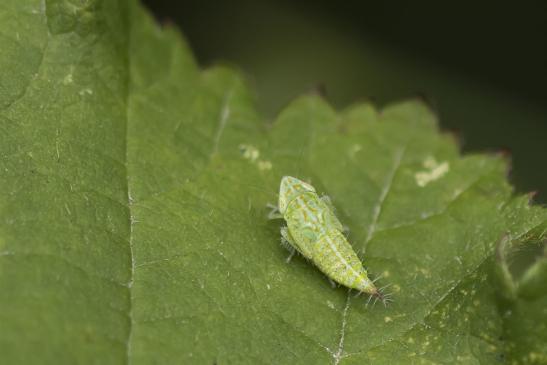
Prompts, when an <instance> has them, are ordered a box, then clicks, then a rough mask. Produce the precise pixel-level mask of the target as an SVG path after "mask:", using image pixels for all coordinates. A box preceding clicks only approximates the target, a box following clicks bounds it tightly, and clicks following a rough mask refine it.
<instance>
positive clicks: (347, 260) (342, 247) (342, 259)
mask: <svg viewBox="0 0 547 365" xmlns="http://www.w3.org/2000/svg"><path fill="white" fill-rule="evenodd" d="M274 209H275V211H272V212H271V213H270V218H284V219H285V221H286V222H287V227H283V228H281V237H282V242H284V243H286V244H287V246H288V248H290V249H291V250H296V251H297V252H299V253H300V254H301V255H302V256H304V257H305V258H307V259H308V260H310V261H311V262H313V264H314V265H315V266H317V267H318V268H319V270H321V271H322V272H323V273H324V274H325V275H327V277H329V279H331V280H332V281H335V282H337V283H339V284H342V285H344V286H346V287H348V288H351V289H355V290H357V291H358V292H359V293H366V294H369V295H370V298H372V297H375V299H380V300H381V301H382V302H383V303H384V304H386V302H387V301H388V300H389V298H388V295H384V294H382V291H381V289H378V288H376V286H375V285H374V281H373V280H370V279H369V277H368V275H367V271H366V270H365V268H364V267H363V264H362V263H361V260H359V257H358V256H357V254H356V253H355V251H354V250H353V247H352V246H351V245H350V243H349V242H348V240H347V239H346V237H345V236H344V234H343V233H342V232H343V231H344V227H343V226H342V224H341V223H340V221H339V220H338V218H337V217H336V215H335V214H334V209H333V207H332V204H331V202H330V200H329V198H328V197H326V196H325V197H319V195H318V194H317V192H316V191H315V188H314V187H313V186H311V185H310V184H308V183H306V182H304V181H301V180H299V179H297V178H294V177H291V176H284V177H283V178H282V179H281V186H280V188H279V203H278V206H277V207H274Z"/></svg>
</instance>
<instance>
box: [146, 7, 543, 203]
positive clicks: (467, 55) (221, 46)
mask: <svg viewBox="0 0 547 365" xmlns="http://www.w3.org/2000/svg"><path fill="white" fill-rule="evenodd" d="M144 3H145V5H146V6H147V7H148V8H149V9H150V10H152V12H153V13H154V14H155V15H156V17H157V18H158V20H159V21H161V22H172V23H176V24H177V25H178V27H179V28H180V29H181V30H182V32H183V33H184V34H185V36H186V38H187V39H188V41H189V43H190V45H191V47H192V48H193V50H194V53H195V55H196V58H197V59H198V61H199V63H200V64H201V65H202V66H204V67H206V66H209V65H211V64H216V63H228V64H230V65H232V66H235V67H237V68H239V69H240V70H242V71H243V72H244V73H245V74H246V75H247V77H248V78H249V80H250V82H251V84H252V86H253V87H254V89H255V91H256V95H257V100H258V107H259V109H260V110H261V112H262V113H263V114H264V115H266V116H267V117H268V118H273V117H275V115H276V114H277V113H278V112H279V110H280V109H281V108H283V106H285V105H286V104H287V103H288V102H289V101H290V100H291V99H293V98H294V97H295V96H297V95H299V94H302V93H304V92H306V91H308V90H310V89H312V88H314V87H316V86H317V85H323V86H324V87H325V88H326V90H327V99H328V100H329V101H330V102H331V103H332V104H333V105H334V106H336V107H337V108H342V107H345V106H347V105H349V104H352V103H355V102H358V101H360V100H363V99H372V100H373V101H375V102H376V103H377V104H378V105H380V106H381V105H383V104H385V103H386V102H390V101H396V100H399V99H402V98H407V97H413V96H416V95H422V96H425V98H426V99H427V100H429V101H430V103H431V104H432V105H433V107H434V109H435V110H436V111H437V113H438V115H439V117H440V121H441V127H442V128H443V129H445V130H454V131H457V132H458V133H459V135H460V136H461V140H462V145H463V149H464V151H498V150H505V151H509V152H510V153H511V155H512V159H513V169H512V173H511V177H510V178H511V180H512V182H513V184H515V185H516V187H517V190H518V191H520V192H528V191H537V192H538V195H536V198H535V200H536V201H537V202H541V203H546V202H547V169H546V168H545V167H546V164H545V160H546V158H547V145H546V142H547V105H546V102H545V101H546V100H547V88H546V85H547V2H544V1H536V2H526V1H524V2H518V3H515V2H508V3H507V4H502V3H500V2H477V1H474V2H470V1H459V2H439V1H421V2H400V3H399V2H393V1H389V2H382V1H375V2H371V1H361V2H356V1H355V2H354V1H334V0H330V1H327V0H315V1H311V0H301V1H290V0H262V1H257V0H255V1H251V0H231V1H218V0H217V1H212V0H187V1H176V2H175V1H168V0H144Z"/></svg>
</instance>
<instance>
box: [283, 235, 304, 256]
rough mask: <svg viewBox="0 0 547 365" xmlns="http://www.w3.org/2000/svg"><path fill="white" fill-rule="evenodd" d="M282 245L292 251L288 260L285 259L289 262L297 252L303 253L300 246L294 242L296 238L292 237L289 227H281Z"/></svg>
mask: <svg viewBox="0 0 547 365" xmlns="http://www.w3.org/2000/svg"><path fill="white" fill-rule="evenodd" d="M281 245H282V246H283V247H285V248H286V249H287V250H289V252H290V254H289V257H287V260H285V261H286V262H287V263H289V262H290V261H291V259H292V257H293V256H294V254H295V253H296V252H298V253H300V254H302V252H300V250H299V249H298V246H297V245H296V243H295V242H294V239H293V238H292V237H291V234H290V233H289V230H288V228H287V227H281Z"/></svg>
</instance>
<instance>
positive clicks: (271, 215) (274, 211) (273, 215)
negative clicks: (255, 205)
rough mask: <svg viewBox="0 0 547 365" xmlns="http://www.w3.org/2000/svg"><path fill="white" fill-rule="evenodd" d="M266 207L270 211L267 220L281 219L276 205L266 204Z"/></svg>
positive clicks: (281, 215) (281, 216)
mask: <svg viewBox="0 0 547 365" xmlns="http://www.w3.org/2000/svg"><path fill="white" fill-rule="evenodd" d="M266 207H267V208H268V209H270V211H269V212H268V219H281V218H283V214H281V212H280V211H279V208H278V207H277V206H276V205H273V204H270V203H268V204H266Z"/></svg>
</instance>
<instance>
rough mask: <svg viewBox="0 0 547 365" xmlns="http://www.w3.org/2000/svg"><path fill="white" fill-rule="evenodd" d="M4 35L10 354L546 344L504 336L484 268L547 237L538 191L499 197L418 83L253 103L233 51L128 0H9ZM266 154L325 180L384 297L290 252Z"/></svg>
mask: <svg viewBox="0 0 547 365" xmlns="http://www.w3.org/2000/svg"><path fill="white" fill-rule="evenodd" d="M0 49H2V53H1V55H0V73H1V78H0V80H1V85H0V135H1V138H2V139H1V141H2V143H0V156H1V157H2V158H1V160H0V163H1V165H0V171H2V179H0V187H1V188H2V191H3V192H4V194H2V197H1V198H0V217H1V220H0V293H2V295H0V323H1V324H2V327H1V331H0V353H1V354H2V357H3V360H4V361H5V362H6V363H14V364H15V363H24V364H33V363H51V364H65V363H66V364H73V363H84V364H87V363H100V364H109V363H116V364H117V363H125V362H127V363H132V364H147V363H196V364H202V363H203V364H211V363H217V364H226V363H237V364H241V363H252V364H255V363H281V364H293V363H313V364H315V363H332V364H353V363H360V364H361V363H375V364H384V363H454V362H461V363H481V364H483V363H497V362H498V361H499V360H500V359H501V358H502V357H509V358H514V359H516V358H520V356H521V354H524V353H526V354H529V353H531V352H534V353H537V354H539V355H538V356H540V355H541V354H542V351H543V349H542V348H541V346H542V344H541V343H540V342H534V341H531V342H527V343H526V346H525V347H518V346H517V347H515V346H514V339H515V337H514V336H510V337H509V338H506V337H504V334H506V333H507V328H510V327H511V326H512V324H511V321H512V319H511V318H509V319H507V316H504V312H503V309H500V308H501V307H502V306H501V304H500V303H501V301H500V299H499V298H500V294H501V293H500V292H499V290H498V289H497V288H498V287H499V286H497V285H494V284H496V282H497V280H498V279H497V278H498V276H497V275H494V274H493V272H495V271H496V270H495V268H496V264H495V260H494V253H495V248H496V245H497V244H498V242H499V241H500V239H501V238H502V237H503V236H504V235H508V236H510V237H511V238H512V239H513V241H514V242H521V244H523V245H524V244H526V242H528V241H529V240H532V239H542V238H543V237H544V236H545V229H544V227H545V224H546V222H547V212H546V211H545V210H544V209H541V208H539V207H531V206H529V204H528V199H527V198H526V197H513V195H512V189H511V187H510V186H509V185H508V184H507V182H506V179H505V174H506V162H505V161H504V160H503V158H502V157H501V156H494V155H469V156H464V157H461V156H460V154H459V152H458V148H457V146H456V144H455V143H454V141H453V140H452V138H451V136H449V135H445V134H442V133H440V132H439V130H438V127H437V122H436V120H435V119H436V118H435V116H434V115H433V114H432V113H431V112H430V111H429V110H428V108H427V107H425V106H424V105H423V104H422V103H421V102H419V101H408V102H403V103H399V104H394V105H392V106H388V107H386V108H384V109H382V110H377V109H375V108H374V107H373V106H371V105H368V104H362V105H357V106H355V107H352V108H350V109H348V110H346V111H345V112H343V113H337V112H335V111H334V110H332V109H331V108H330V106H329V105H328V104H327V103H326V102H324V101H323V100H322V99H320V98H318V97H315V96H306V97H302V98H299V99H298V100H295V101H294V102H293V103H292V104H291V105H289V106H288V107H287V108H286V109H285V110H284V111H283V112H282V113H281V114H280V115H279V117H278V118H277V120H276V121H275V122H274V123H272V124H267V123H265V122H264V120H263V119H262V118H261V117H260V116H259V115H257V113H256V111H255V108H254V100H253V97H252V95H251V94H250V92H249V90H248V88H247V86H246V85H245V82H244V81H243V80H242V79H241V77H240V76H239V75H238V74H237V73H236V72H234V71H232V70H229V69H225V68H219V67H215V68H212V69H209V70H206V71H201V70H200V69H199V68H198V67H197V66H196V64H195V61H194V60H193V58H192V56H191V53H190V51H189V50H188V48H187V46H186V45H185V43H184V42H183V41H182V40H181V38H180V35H179V33H178V32H177V31H176V30H174V29H172V28H165V29H160V28H159V27H158V25H156V24H155V23H154V22H153V21H152V20H151V19H150V17H149V16H148V15H147V14H146V13H145V12H144V11H143V10H142V9H141V8H140V6H138V5H137V4H135V3H133V2H132V1H129V2H126V1H122V0H119V1H114V0H112V1H100V0H93V1H87V2H81V1H76V0H46V1H45V2H43V1H41V0H40V1H39V0H35V1H32V0H26V1H19V0H5V1H3V2H2V3H1V4H0ZM283 175H294V176H297V177H300V178H303V179H309V180H310V181H311V182H312V183H313V184H314V186H316V188H317V189H318V190H319V191H320V192H322V193H325V194H328V195H329V196H330V197H331V198H332V201H333V203H334V205H335V207H336V208H337V214H338V216H339V217H340V219H341V220H342V222H343V223H344V224H346V225H347V226H348V227H349V228H350V234H349V239H350V241H351V242H352V243H353V245H354V247H355V249H356V250H358V251H359V252H360V254H361V258H362V259H363V261H364V263H365V265H366V267H367V268H368V269H369V271H370V272H371V273H373V274H376V275H383V276H382V279H381V280H380V285H385V284H388V283H389V284H391V290H392V291H393V293H394V298H395V303H393V304H392V305H390V306H389V307H387V308H384V307H383V306H381V305H376V306H374V307H371V306H369V307H367V306H366V298H364V297H353V294H348V293H347V291H346V290H345V289H344V288H337V289H332V288H331V287H330V285H329V283H328V281H327V279H326V278H325V277H324V275H322V274H321V273H320V272H319V271H318V270H317V269H315V268H314V267H313V266H312V265H311V264H310V263H309V262H306V261H305V260H303V259H301V258H298V259H295V260H293V261H292V262H291V263H290V264H286V263H285V257H286V255H287V253H286V252H284V251H283V248H282V247H281V246H280V245H279V239H280V235H279V228H280V225H281V223H280V222H275V221H268V220H267V219H266V215H267V210H266V204H267V203H273V202H275V200H276V192H277V189H278V184H279V181H280V178H281V176H283ZM542 227H543V228H542ZM543 298H544V297H543ZM518 305H519V306H520V307H519V308H521V309H520V310H521V311H522V312H526V316H527V319H528V320H529V321H530V322H533V321H539V320H541V319H542V318H544V316H545V312H544V309H543V308H544V307H545V306H544V305H543V306H542V305H540V303H539V302H534V304H528V303H525V302H519V304H518ZM513 321H514V320H513ZM519 328H521V331H520V332H518V333H517V332H512V333H517V334H516V337H517V338H520V337H519V336H527V334H526V332H525V331H524V330H523V327H519ZM515 348H517V349H516V350H515ZM523 349H524V350H523ZM517 351H520V352H518V353H517ZM523 351H524V352H523ZM532 360H533V359H532V358H531V360H530V361H532Z"/></svg>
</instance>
